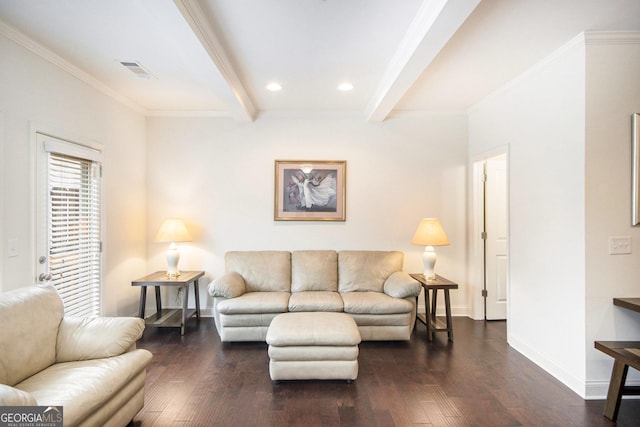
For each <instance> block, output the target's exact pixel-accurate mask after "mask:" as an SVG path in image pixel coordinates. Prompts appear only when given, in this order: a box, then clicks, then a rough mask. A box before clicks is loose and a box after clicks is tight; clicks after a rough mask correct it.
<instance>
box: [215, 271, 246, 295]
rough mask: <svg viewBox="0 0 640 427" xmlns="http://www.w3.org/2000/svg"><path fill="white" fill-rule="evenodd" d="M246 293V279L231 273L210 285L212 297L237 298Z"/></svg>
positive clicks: (225, 274)
mask: <svg viewBox="0 0 640 427" xmlns="http://www.w3.org/2000/svg"><path fill="white" fill-rule="evenodd" d="M245 292H246V285H245V282H244V279H243V278H242V276H241V275H240V274H239V273H236V272H234V271H230V272H227V273H224V274H223V275H222V276H220V277H218V278H217V279H215V280H214V281H213V282H211V283H210V284H209V295H211V296H212V297H223V298H235V297H239V296H240V295H242V294H244V293H245Z"/></svg>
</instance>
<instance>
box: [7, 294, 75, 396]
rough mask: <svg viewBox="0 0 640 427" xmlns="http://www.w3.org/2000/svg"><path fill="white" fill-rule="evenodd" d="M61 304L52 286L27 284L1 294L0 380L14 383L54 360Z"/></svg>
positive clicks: (11, 384)
mask: <svg viewBox="0 0 640 427" xmlns="http://www.w3.org/2000/svg"><path fill="white" fill-rule="evenodd" d="M63 315H64V308H63V306H62V300H61V299H60V297H59V296H58V292H57V291H56V289H55V288H54V287H53V286H50V285H47V286H27V287H24V288H19V289H15V290H12V291H8V292H5V293H4V294H2V295H0V325H2V328H0V355H1V356H2V360H0V383H2V384H7V385H10V386H13V385H15V384H17V383H19V382H21V381H22V380H24V379H25V378H28V377H30V376H32V375H33V374H36V373H38V372H40V371H42V370H43V369H45V368H47V367H49V366H51V365H52V364H53V363H54V362H55V360H56V340H57V337H58V326H59V325H60V322H61V321H62V317H63Z"/></svg>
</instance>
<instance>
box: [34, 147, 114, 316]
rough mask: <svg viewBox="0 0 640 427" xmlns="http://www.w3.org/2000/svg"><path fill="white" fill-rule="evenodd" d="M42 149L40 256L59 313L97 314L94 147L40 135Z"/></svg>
mask: <svg viewBox="0 0 640 427" xmlns="http://www.w3.org/2000/svg"><path fill="white" fill-rule="evenodd" d="M43 142H44V144H43V147H44V151H45V154H46V168H47V170H46V178H47V179H46V181H47V185H46V199H47V202H46V239H47V242H46V248H45V249H46V251H47V252H48V254H47V255H45V256H46V258H47V261H48V276H47V275H45V280H46V279H49V283H51V284H52V285H54V286H55V287H56V289H57V290H58V293H59V294H60V297H61V298H62V301H63V303H64V311H65V316H84V317H95V316H99V315H100V307H101V300H100V282H101V252H102V239H101V185H100V184H101V164H100V162H99V161H98V160H99V159H100V152H99V151H97V150H93V149H91V148H88V147H84V146H80V145H76V144H71V143H68V142H65V141H61V140H56V139H52V138H49V137H46V138H44V141H43Z"/></svg>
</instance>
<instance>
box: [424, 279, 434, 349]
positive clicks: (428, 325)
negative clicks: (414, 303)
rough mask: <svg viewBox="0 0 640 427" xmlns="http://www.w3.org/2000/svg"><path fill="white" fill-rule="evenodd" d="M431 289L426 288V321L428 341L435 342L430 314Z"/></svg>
mask: <svg viewBox="0 0 640 427" xmlns="http://www.w3.org/2000/svg"><path fill="white" fill-rule="evenodd" d="M429 311H430V310H429V289H427V288H424V320H425V322H424V323H425V324H426V326H427V340H429V341H433V335H432V331H431V329H432V323H431V313H429Z"/></svg>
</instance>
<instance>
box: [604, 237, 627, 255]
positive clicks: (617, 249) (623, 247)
mask: <svg viewBox="0 0 640 427" xmlns="http://www.w3.org/2000/svg"><path fill="white" fill-rule="evenodd" d="M630 253H631V236H619V237H609V255H624V254H630Z"/></svg>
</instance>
